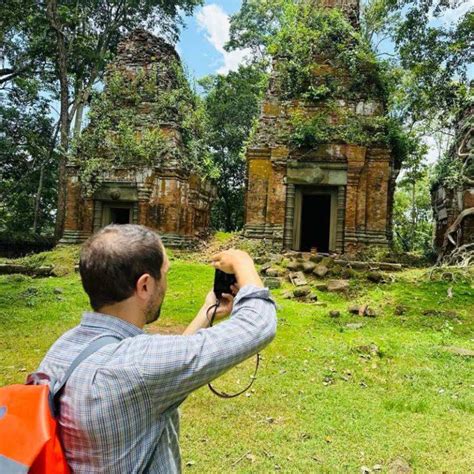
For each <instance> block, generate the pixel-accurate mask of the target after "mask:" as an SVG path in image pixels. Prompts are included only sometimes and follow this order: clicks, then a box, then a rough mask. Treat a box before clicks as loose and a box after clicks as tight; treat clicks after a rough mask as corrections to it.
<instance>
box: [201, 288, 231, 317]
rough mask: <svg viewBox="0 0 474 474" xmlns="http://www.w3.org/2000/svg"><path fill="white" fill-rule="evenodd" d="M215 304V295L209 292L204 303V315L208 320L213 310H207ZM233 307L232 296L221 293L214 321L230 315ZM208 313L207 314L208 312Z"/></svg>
mask: <svg viewBox="0 0 474 474" xmlns="http://www.w3.org/2000/svg"><path fill="white" fill-rule="evenodd" d="M216 303H217V298H216V295H215V294H214V291H212V290H211V291H210V292H209V293H208V294H207V296H206V301H205V302H204V308H205V309H206V314H207V316H208V318H209V319H210V318H211V316H212V314H213V313H214V308H212V309H211V310H210V311H209V308H210V307H211V306H213V305H215V304H216ZM233 307H234V296H233V295H229V294H227V293H222V299H221V300H220V302H219V306H218V307H217V312H216V319H222V318H225V317H226V316H229V314H230V313H232V308H233ZM208 311H209V312H208Z"/></svg>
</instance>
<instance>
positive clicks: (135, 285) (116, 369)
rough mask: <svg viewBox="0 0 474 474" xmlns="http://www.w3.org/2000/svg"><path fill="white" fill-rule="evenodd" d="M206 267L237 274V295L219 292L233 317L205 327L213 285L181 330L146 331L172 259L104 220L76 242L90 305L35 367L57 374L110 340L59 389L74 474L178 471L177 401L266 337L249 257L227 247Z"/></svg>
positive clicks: (130, 229) (223, 310) (137, 229)
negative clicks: (98, 342)
mask: <svg viewBox="0 0 474 474" xmlns="http://www.w3.org/2000/svg"><path fill="white" fill-rule="evenodd" d="M212 264H213V266H214V267H215V268H218V269H220V270H223V271H225V272H227V273H234V274H235V276H236V279H237V285H236V288H235V289H236V290H238V292H237V295H236V296H235V299H233V298H232V296H231V295H225V299H224V301H223V304H222V306H221V307H220V309H219V311H218V313H217V317H223V316H225V315H226V314H228V313H229V312H231V311H232V314H231V318H230V319H229V320H227V321H225V322H223V323H221V324H219V325H217V326H215V327H212V328H209V318H208V315H207V310H208V308H209V307H210V306H212V305H213V304H214V303H215V301H216V300H215V296H214V294H213V293H212V291H211V292H210V293H209V294H208V295H207V297H206V299H205V302H204V305H203V306H202V308H201V309H200V311H199V312H198V314H197V316H196V317H195V319H194V320H193V321H192V322H191V324H190V325H189V326H188V328H187V329H186V330H185V331H184V334H183V335H181V336H179V335H178V336H161V335H147V334H145V333H144V332H143V326H144V325H145V324H147V323H151V322H153V321H155V320H156V319H157V318H158V317H159V314H160V309H161V305H162V303H163V299H164V297H165V293H166V285H167V283H166V279H167V276H166V274H167V272H168V270H169V266H170V264H169V260H168V258H167V255H166V251H165V249H164V247H163V245H162V243H161V241H160V238H159V237H158V235H157V234H156V233H155V232H153V231H152V230H150V229H147V228H146V227H143V226H137V225H110V226H107V227H105V228H103V229H102V230H100V231H99V232H98V233H97V234H95V235H94V236H92V237H91V238H90V239H89V240H88V241H87V242H86V243H85V244H84V246H83V247H82V250H81V256H80V264H79V268H80V274H81V279H82V284H83V287H84V290H85V291H86V293H87V294H88V296H89V299H90V303H91V306H92V308H93V311H90V312H85V313H84V314H83V317H82V321H81V324H80V325H79V326H77V327H75V328H73V329H71V330H70V331H68V332H67V333H66V334H64V335H63V336H61V337H60V338H59V339H58V340H57V341H56V342H55V343H54V345H53V346H52V347H51V349H50V350H49V352H48V353H47V355H46V357H45V358H44V360H43V361H42V363H41V365H40V367H39V369H38V371H39V372H44V373H46V374H48V375H50V376H51V377H54V378H55V379H56V380H61V379H62V377H63V376H64V374H65V372H66V370H67V368H68V367H69V365H70V364H71V363H72V361H73V360H74V358H75V357H76V356H77V355H78V354H79V353H80V352H81V351H82V350H83V349H84V348H85V347H86V346H87V345H88V344H89V343H90V342H91V341H93V340H94V339H97V338H98V337H99V336H103V335H111V336H115V337H117V338H118V340H117V343H112V344H109V345H106V346H104V347H102V348H101V349H99V350H98V351H97V352H95V353H94V354H93V355H91V356H90V357H89V358H87V359H86V360H85V361H84V362H82V363H81V364H80V365H79V366H78V367H77V369H76V370H75V371H74V372H73V374H72V376H71V377H70V379H69V381H68V382H67V384H66V387H65V389H64V391H63V394H62V395H61V399H60V416H59V425H60V430H61V438H62V441H63V445H64V450H65V454H66V457H67V460H68V463H69V465H70V467H71V469H72V471H73V472H83V473H88V474H90V473H94V472H114V473H121V474H129V473H138V472H140V473H142V472H152V473H155V472H156V473H175V472H180V470H181V461H180V452H179V415H178V410H177V409H178V406H179V405H180V404H181V403H182V402H183V401H184V400H185V398H186V397H187V396H188V395H189V394H190V393H191V392H192V391H193V390H196V389H197V388H199V387H201V386H203V385H205V384H207V383H208V382H210V381H211V380H213V379H215V378H216V377H218V376H219V375H221V374H222V373H223V372H225V371H226V370H228V369H230V368H231V367H233V366H234V365H236V364H238V363H240V362H242V361H243V360H245V359H246V358H248V357H250V356H252V355H253V354H255V353H256V352H258V351H259V350H261V349H262V348H263V347H265V346H266V345H267V344H269V343H270V341H271V340H272V339H273V337H274V336H275V331H276V317H275V305H274V302H273V301H272V299H271V297H270V295H269V291H268V289H266V288H263V285H262V282H261V280H260V277H259V275H258V273H257V271H256V269H255V266H254V264H253V261H252V259H251V258H250V256H249V255H248V254H246V253H245V252H242V251H239V250H229V251H225V252H222V253H220V254H218V255H216V256H215V257H213V259H212ZM189 284H190V285H191V284H192V282H189ZM232 299H233V301H232Z"/></svg>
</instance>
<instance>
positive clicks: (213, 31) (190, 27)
mask: <svg viewBox="0 0 474 474" xmlns="http://www.w3.org/2000/svg"><path fill="white" fill-rule="evenodd" d="M241 3H242V2H241V0H207V1H206V2H205V4H204V5H203V7H200V8H198V9H197V10H196V12H195V13H194V15H193V16H192V17H187V18H185V22H186V27H185V28H184V30H183V31H182V33H181V38H180V41H179V42H178V45H177V50H178V52H179V54H180V56H181V58H182V59H183V61H184V63H185V65H186V66H187V68H188V70H189V73H190V74H191V75H192V76H194V77H195V78H201V77H203V76H206V75H207V74H215V73H223V74H225V73H226V72H228V71H229V70H232V69H235V68H236V67H237V66H238V64H239V63H240V62H241V61H242V59H243V57H244V56H245V52H244V51H236V52H231V53H227V52H226V51H224V50H223V45H224V44H225V43H226V41H227V40H228V35H229V15H232V14H233V13H235V12H237V11H238V10H239V9H240V5H241Z"/></svg>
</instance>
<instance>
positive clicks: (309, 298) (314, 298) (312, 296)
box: [308, 293, 318, 303]
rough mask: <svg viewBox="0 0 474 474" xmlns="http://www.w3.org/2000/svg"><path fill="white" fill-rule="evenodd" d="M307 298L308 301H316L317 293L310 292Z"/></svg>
mask: <svg viewBox="0 0 474 474" xmlns="http://www.w3.org/2000/svg"><path fill="white" fill-rule="evenodd" d="M308 300H309V301H312V302H313V303H315V302H316V301H318V295H317V294H315V293H311V294H310V295H309V296H308Z"/></svg>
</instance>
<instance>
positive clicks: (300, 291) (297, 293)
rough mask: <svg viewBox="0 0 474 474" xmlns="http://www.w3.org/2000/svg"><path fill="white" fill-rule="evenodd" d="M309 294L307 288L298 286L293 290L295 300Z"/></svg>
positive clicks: (309, 290)
mask: <svg viewBox="0 0 474 474" xmlns="http://www.w3.org/2000/svg"><path fill="white" fill-rule="evenodd" d="M310 293H311V288H310V287H309V286H299V287H297V288H295V289H294V290H293V296H294V297H295V298H303V297H305V296H308V295H309V294H310Z"/></svg>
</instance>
